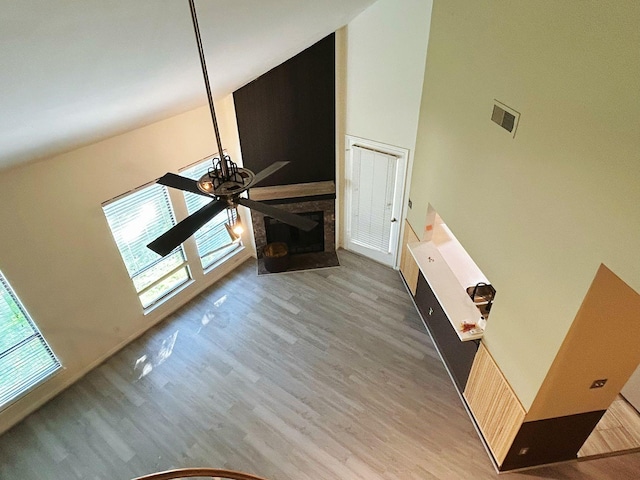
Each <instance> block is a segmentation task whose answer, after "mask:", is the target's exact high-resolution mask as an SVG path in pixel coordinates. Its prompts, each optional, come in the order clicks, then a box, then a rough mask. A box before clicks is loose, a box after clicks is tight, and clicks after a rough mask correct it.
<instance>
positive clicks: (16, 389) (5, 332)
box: [0, 272, 60, 408]
mask: <svg viewBox="0 0 640 480" xmlns="http://www.w3.org/2000/svg"><path fill="white" fill-rule="evenodd" d="M59 368H60V362H59V361H58V359H57V358H56V357H55V355H54V354H53V352H52V351H51V349H50V348H49V346H48V345H47V342H45V340H44V338H43V337H42V334H41V333H40V332H39V331H38V329H37V327H36V326H35V324H34V323H33V320H31V318H30V317H29V315H28V314H27V311H26V310H25V309H24V307H23V306H22V304H21V303H20V301H19V300H18V297H17V296H16V294H15V293H14V292H13V290H12V289H11V287H10V286H9V283H8V282H7V281H6V280H5V278H4V276H3V275H2V273H1V272H0V408H1V407H2V406H4V405H6V404H7V403H8V402H10V401H11V400H13V399H15V398H17V397H18V396H19V395H21V394H22V393H24V392H26V391H27V390H29V388H31V387H33V386H35V385H37V384H38V383H40V382H41V381H42V380H44V379H45V378H47V377H48V376H49V375H51V374H52V373H53V372H55V371H56V370H58V369H59Z"/></svg>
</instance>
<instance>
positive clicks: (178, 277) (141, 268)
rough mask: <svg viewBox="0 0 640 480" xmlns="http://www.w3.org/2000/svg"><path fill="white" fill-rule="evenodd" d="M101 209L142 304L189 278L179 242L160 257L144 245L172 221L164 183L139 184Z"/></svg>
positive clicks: (166, 228)
mask: <svg viewBox="0 0 640 480" xmlns="http://www.w3.org/2000/svg"><path fill="white" fill-rule="evenodd" d="M103 210H104V214H105V216H106V217H107V222H108V223H109V227H110V228H111V233H112V234H113V238H114V239H115V241H116V245H117V246H118V249H119V250H120V254H121V255H122V259H123V260H124V264H125V266H126V267H127V271H128V272H129V276H130V277H131V279H132V280H133V284H134V286H135V288H136V291H137V292H138V296H139V298H140V302H141V303H142V306H143V307H144V308H147V307H150V306H151V305H153V304H154V303H155V302H157V301H158V300H160V299H161V298H162V297H164V296H166V295H167V294H168V293H170V292H172V291H173V290H175V289H176V288H178V287H179V286H180V285H182V284H184V283H185V282H187V281H188V280H189V279H190V278H191V276H190V273H189V267H188V265H187V262H186V257H185V254H184V251H183V249H182V246H179V247H178V248H176V249H175V250H174V251H173V252H171V253H170V254H169V255H167V256H166V257H164V258H163V257H160V256H159V255H158V254H157V253H155V252H153V251H152V250H150V249H149V248H147V245H148V244H149V243H150V242H152V241H153V240H155V239H156V238H157V237H159V236H160V235H162V234H163V233H165V232H166V231H167V230H169V229H170V228H171V227H173V226H174V225H175V224H176V221H175V218H174V216H173V210H172V208H171V202H170V200H169V195H168V193H167V189H166V188H165V187H164V186H162V185H159V184H153V185H151V186H148V187H144V188H141V189H139V190H136V191H134V192H132V193H130V194H127V195H125V196H123V197H120V198H118V199H116V200H114V201H112V202H110V203H108V204H106V205H104V206H103Z"/></svg>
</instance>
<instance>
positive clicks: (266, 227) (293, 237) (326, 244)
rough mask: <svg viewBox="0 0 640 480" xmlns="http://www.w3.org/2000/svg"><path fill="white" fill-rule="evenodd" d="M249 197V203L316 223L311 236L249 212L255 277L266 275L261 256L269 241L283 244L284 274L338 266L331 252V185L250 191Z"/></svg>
mask: <svg viewBox="0 0 640 480" xmlns="http://www.w3.org/2000/svg"><path fill="white" fill-rule="evenodd" d="M250 196H251V199H252V200H259V201H263V202H265V203H269V204H271V205H274V206H277V207H278V208H281V209H282V210H285V211H287V212H291V213H295V214H301V215H305V216H306V215H308V216H310V217H312V218H313V219H314V220H316V221H318V222H319V225H318V227H316V228H315V229H314V230H312V231H311V232H301V231H298V230H297V229H290V227H289V226H288V225H285V224H281V223H280V222H277V221H273V220H272V219H271V218H270V217H266V216H265V215H264V214H262V213H260V212H258V211H256V210H252V211H251V221H252V224H253V233H254V237H255V243H256V252H257V254H258V273H259V274H264V273H269V272H268V271H267V270H266V268H265V267H264V261H263V253H262V252H263V249H264V247H265V246H266V245H267V243H269V242H273V241H284V242H285V243H287V245H288V247H289V253H290V257H289V268H288V269H287V271H295V270H306V269H311V268H323V267H334V266H338V265H339V263H338V257H337V255H336V251H335V216H336V215H335V203H336V201H335V184H334V183H333V182H315V183H301V184H296V185H282V186H273V187H258V188H252V189H251V192H250ZM265 217H266V218H265Z"/></svg>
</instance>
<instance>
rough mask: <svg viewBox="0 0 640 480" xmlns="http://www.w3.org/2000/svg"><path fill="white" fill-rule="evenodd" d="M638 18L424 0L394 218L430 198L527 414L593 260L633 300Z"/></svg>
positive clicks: (620, 11) (416, 218) (620, 6)
mask: <svg viewBox="0 0 640 480" xmlns="http://www.w3.org/2000/svg"><path fill="white" fill-rule="evenodd" d="M638 24H640V3H638V2H617V1H600V0H597V1H596V0H589V1H582V0H581V1H578V0H574V1H565V2H557V1H552V0H545V1H542V0H541V1H537V2H530V1H525V0H519V1H511V0H509V1H507V0H496V1H493V2H469V1H462V0H457V1H456V0H449V1H440V0H438V1H436V2H435V4H434V8H433V13H432V27H431V37H430V40H429V50H428V56H427V67H426V72H425V82H424V91H423V98H422V106H421V112H420V123H419V132H418V141H417V145H416V156H415V163H414V169H413V180H412V185H411V199H412V200H413V203H414V206H413V209H412V210H411V211H410V212H409V217H408V219H409V222H410V223H411V225H412V226H413V227H414V229H415V231H416V232H417V233H418V234H421V232H423V230H424V226H425V223H426V222H425V217H426V211H427V205H428V203H431V204H432V205H433V206H434V207H435V208H436V210H437V211H438V212H439V213H440V214H441V215H442V217H443V219H444V220H445V221H446V222H447V225H448V226H449V227H450V228H451V229H452V230H453V232H454V233H455V234H456V236H457V237H458V239H459V240H460V242H461V243H462V244H463V246H464V247H465V248H466V249H467V251H468V252H469V253H470V254H471V256H472V257H473V258H474V260H475V261H476V263H477V264H478V265H479V267H480V268H481V269H482V270H483V272H484V273H485V274H486V275H487V276H488V278H489V279H490V280H491V281H492V283H493V284H494V285H495V287H496V289H497V296H496V302H495V306H494V309H493V310H492V313H491V318H490V320H489V325H488V327H487V331H486V335H485V340H486V344H487V346H488V348H489V350H490V351H491V354H492V355H493V357H494V358H495V360H496V362H497V363H498V365H499V366H500V368H501V370H502V371H503V372H504V374H505V376H506V377H507V380H508V381H509V382H510V384H511V385H512V386H513V388H514V390H515V392H516V394H517V395H518V397H519V398H520V400H521V402H522V403H523V405H524V406H525V408H528V407H529V406H530V405H531V402H532V401H533V398H534V396H535V394H536V392H537V391H538V389H539V387H540V385H541V383H542V381H543V379H544V377H545V375H546V373H547V371H548V370H549V367H550V365H551V363H552V361H553V359H554V357H555V355H556V353H557V352H558V349H559V347H560V344H561V342H562V341H563V339H564V337H565V334H566V333H567V331H568V329H569V326H570V324H571V322H572V320H573V319H574V317H575V315H576V312H577V311H578V308H579V306H580V304H581V302H582V299H583V298H584V296H585V294H586V292H587V289H588V287H589V285H590V283H591V281H592V279H593V277H594V275H595V273H596V271H597V269H598V266H599V265H600V263H604V264H605V265H607V266H608V267H609V268H610V269H611V270H613V271H614V272H615V273H616V274H617V275H619V276H620V277H621V278H622V279H623V280H624V281H625V282H626V283H628V284H629V285H630V286H631V287H632V288H633V289H635V290H636V291H638V290H640V221H639V219H640V188H639V187H638V185H639V183H638V182H639V179H640V135H638V131H640V30H639V29H638V28H637V25H638ZM494 98H495V99H498V100H499V101H501V102H504V103H506V104H507V105H509V106H511V107H513V108H514V109H516V110H518V111H519V112H521V114H522V116H521V119H520V125H519V127H518V131H517V134H516V136H515V138H511V136H510V135H509V134H508V133H507V132H506V131H504V130H502V129H500V127H498V126H497V125H495V124H494V123H492V122H491V121H490V116H491V111H492V102H493V99H494ZM632 328H633V327H632Z"/></svg>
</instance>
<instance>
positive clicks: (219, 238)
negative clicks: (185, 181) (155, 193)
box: [180, 159, 240, 268]
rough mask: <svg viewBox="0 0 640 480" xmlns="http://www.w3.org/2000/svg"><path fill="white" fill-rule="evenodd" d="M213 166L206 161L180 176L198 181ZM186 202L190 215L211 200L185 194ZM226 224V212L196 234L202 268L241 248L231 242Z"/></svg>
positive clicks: (189, 168)
mask: <svg viewBox="0 0 640 480" xmlns="http://www.w3.org/2000/svg"><path fill="white" fill-rule="evenodd" d="M211 166H212V164H211V160H210V159H208V160H204V161H202V162H199V163H197V164H195V165H192V166H190V167H188V168H186V169H184V170H182V171H180V174H181V175H183V176H185V177H188V178H192V179H194V180H198V179H199V178H200V177H202V175H204V174H205V173H207V172H208V171H209V168H210V167H211ZM184 200H185V202H186V203H187V211H188V212H189V214H192V213H194V212H196V211H197V210H199V209H200V208H202V207H203V206H204V205H206V204H207V203H209V202H210V201H211V199H208V198H207V197H204V196H202V195H196V194H194V193H190V192H184ZM226 222H227V213H226V210H225V211H222V212H221V213H219V214H218V215H217V216H215V217H214V218H212V219H211V220H209V222H207V223H206V224H205V225H203V226H202V228H200V230H198V231H197V232H196V234H195V240H196V245H197V246H198V255H200V261H201V262H202V268H207V267H209V266H210V265H213V264H214V263H216V262H219V261H220V260H222V259H223V258H224V257H226V256H227V255H229V254H230V253H231V252H233V251H234V250H235V249H237V248H238V247H240V244H239V243H232V242H231V239H230V238H229V234H228V233H227V229H226V228H225V226H224V224H225V223H226Z"/></svg>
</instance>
